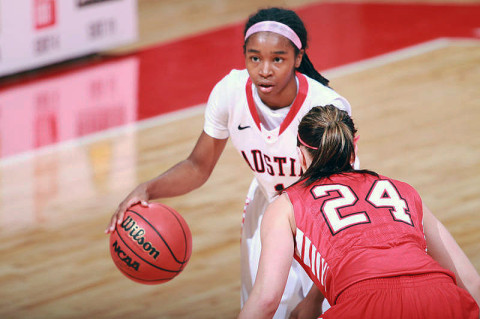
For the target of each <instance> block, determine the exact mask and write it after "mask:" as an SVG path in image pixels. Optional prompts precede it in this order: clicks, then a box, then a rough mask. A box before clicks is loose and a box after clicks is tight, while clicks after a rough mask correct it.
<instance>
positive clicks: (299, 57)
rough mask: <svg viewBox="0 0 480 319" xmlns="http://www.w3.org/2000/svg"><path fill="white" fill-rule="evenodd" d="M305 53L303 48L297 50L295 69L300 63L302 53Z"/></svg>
mask: <svg viewBox="0 0 480 319" xmlns="http://www.w3.org/2000/svg"><path fill="white" fill-rule="evenodd" d="M304 53H305V50H303V49H302V50H300V52H298V54H297V56H296V57H295V69H298V68H299V67H300V64H302V59H303V54H304Z"/></svg>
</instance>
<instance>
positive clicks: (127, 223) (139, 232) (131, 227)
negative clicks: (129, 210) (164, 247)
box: [121, 216, 160, 259]
mask: <svg viewBox="0 0 480 319" xmlns="http://www.w3.org/2000/svg"><path fill="white" fill-rule="evenodd" d="M121 227H122V228H123V229H124V230H125V232H126V233H128V236H129V237H130V238H132V239H133V240H134V241H135V242H137V244H138V245H140V246H141V247H142V249H143V250H144V251H145V252H147V253H148V254H149V255H150V256H152V257H153V258H154V259H157V257H158V255H159V254H160V252H159V251H158V250H157V249H156V248H155V247H153V245H152V243H150V242H148V241H146V240H145V237H143V235H144V234H145V230H144V229H143V228H140V227H139V226H138V225H137V222H136V221H135V220H133V218H132V217H130V216H128V217H127V218H125V220H124V221H123V222H122V225H121Z"/></svg>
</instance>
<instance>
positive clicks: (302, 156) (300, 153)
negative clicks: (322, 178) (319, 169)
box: [297, 146, 307, 172]
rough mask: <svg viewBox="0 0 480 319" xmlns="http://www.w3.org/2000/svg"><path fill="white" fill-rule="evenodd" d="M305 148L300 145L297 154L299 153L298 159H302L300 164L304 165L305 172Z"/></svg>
mask: <svg viewBox="0 0 480 319" xmlns="http://www.w3.org/2000/svg"><path fill="white" fill-rule="evenodd" d="M303 152H304V151H303V149H302V148H301V147H299V146H297V154H298V160H299V161H300V166H301V167H302V171H303V172H305V171H306V170H307V159H306V157H305V154H303Z"/></svg>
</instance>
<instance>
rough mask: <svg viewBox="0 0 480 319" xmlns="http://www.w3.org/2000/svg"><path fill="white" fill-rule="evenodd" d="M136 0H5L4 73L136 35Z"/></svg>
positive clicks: (0, 4)
mask: <svg viewBox="0 0 480 319" xmlns="http://www.w3.org/2000/svg"><path fill="white" fill-rule="evenodd" d="M137 33H138V32H137V0H62V1H60V0H15V1H12V0H0V76H5V75H9V74H13V73H17V72H21V71H26V70H30V69H33V68H38V67H42V66H45V65H48V64H51V63H55V62H59V61H63V60H67V59H71V58H75V57H80V56H84V55H87V54H90V53H95V52H99V51H104V50H108V49H112V48H115V47H118V46H119V45H125V44H128V43H131V42H133V41H135V40H136V39H137Z"/></svg>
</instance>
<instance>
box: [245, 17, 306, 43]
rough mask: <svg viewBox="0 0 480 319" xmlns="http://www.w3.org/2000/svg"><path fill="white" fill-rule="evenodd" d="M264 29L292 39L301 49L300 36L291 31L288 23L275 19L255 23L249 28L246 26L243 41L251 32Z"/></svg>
mask: <svg viewBox="0 0 480 319" xmlns="http://www.w3.org/2000/svg"><path fill="white" fill-rule="evenodd" d="M264 31H268V32H274V33H277V34H280V35H283V36H284V37H285V38H287V39H289V40H290V41H292V42H293V44H295V46H296V47H297V48H298V49H299V50H301V49H302V41H300V38H299V37H298V35H297V34H296V33H295V31H293V30H292V29H291V28H290V27H289V26H288V25H286V24H283V23H280V22H277V21H262V22H258V23H255V24H254V25H252V26H251V27H250V28H248V30H247V33H246V34H245V41H247V39H248V37H249V36H251V35H252V34H254V33H257V32H264Z"/></svg>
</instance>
